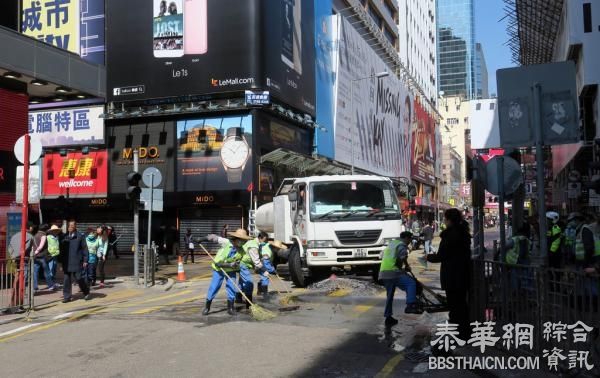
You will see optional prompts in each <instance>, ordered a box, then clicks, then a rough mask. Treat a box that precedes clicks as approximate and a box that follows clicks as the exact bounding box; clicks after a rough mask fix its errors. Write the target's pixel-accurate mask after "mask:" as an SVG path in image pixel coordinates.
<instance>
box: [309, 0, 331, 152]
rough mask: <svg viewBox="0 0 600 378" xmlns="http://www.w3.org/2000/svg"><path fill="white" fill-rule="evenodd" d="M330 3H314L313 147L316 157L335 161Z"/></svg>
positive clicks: (329, 1)
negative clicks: (314, 86) (314, 114)
mask: <svg viewBox="0 0 600 378" xmlns="http://www.w3.org/2000/svg"><path fill="white" fill-rule="evenodd" d="M331 9H332V1H331V0H315V37H316V38H315V50H316V63H315V64H316V75H315V79H316V88H317V98H316V103H317V111H316V120H317V125H318V126H319V127H318V128H316V129H315V136H314V138H315V143H314V144H315V146H317V154H319V155H321V156H325V157H328V158H330V159H334V158H335V145H334V143H335V140H334V139H335V129H334V122H335V117H334V103H333V102H334V96H333V95H334V94H333V90H334V86H335V79H336V78H335V75H336V73H335V70H334V67H333V61H334V59H333V58H334V53H335V50H334V37H333V16H332V15H331Z"/></svg>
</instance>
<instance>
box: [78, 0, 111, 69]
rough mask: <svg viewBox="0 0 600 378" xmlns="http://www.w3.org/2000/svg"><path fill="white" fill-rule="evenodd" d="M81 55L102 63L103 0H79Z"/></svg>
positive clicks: (103, 49) (103, 47) (86, 58)
mask: <svg viewBox="0 0 600 378" xmlns="http://www.w3.org/2000/svg"><path fill="white" fill-rule="evenodd" d="M80 3H81V9H80V11H81V21H80V26H79V27H80V34H81V38H80V44H81V57H82V58H83V59H85V60H87V61H88V62H92V63H96V64H102V65H104V63H105V62H104V52H105V45H104V0H80Z"/></svg>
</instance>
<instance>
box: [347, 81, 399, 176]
mask: <svg viewBox="0 0 600 378" xmlns="http://www.w3.org/2000/svg"><path fill="white" fill-rule="evenodd" d="M389 75H390V73H389V72H387V71H382V72H378V73H376V74H375V75H371V76H366V77H361V78H358V79H352V81H351V82H350V111H351V112H352V115H351V118H350V119H351V120H352V128H351V129H350V143H351V146H350V147H351V148H350V153H351V154H352V156H351V159H350V161H351V164H352V165H351V168H350V174H352V175H353V174H354V127H355V123H356V122H357V120H356V117H355V116H354V83H355V82H357V81H361V80H367V79H372V78H375V77H376V78H377V79H381V78H383V77H386V76H389Z"/></svg>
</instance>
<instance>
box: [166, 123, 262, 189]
mask: <svg viewBox="0 0 600 378" xmlns="http://www.w3.org/2000/svg"><path fill="white" fill-rule="evenodd" d="M177 137H178V142H177V145H178V148H177V190H178V191H180V192H207V191H221V190H246V189H247V188H248V186H249V185H250V184H251V183H252V176H253V169H252V116H251V115H240V116H229V117H220V118H200V119H193V120H185V121H178V122H177Z"/></svg>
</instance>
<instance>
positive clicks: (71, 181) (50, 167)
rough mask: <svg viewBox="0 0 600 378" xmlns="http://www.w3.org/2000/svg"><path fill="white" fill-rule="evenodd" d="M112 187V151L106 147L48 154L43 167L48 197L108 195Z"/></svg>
mask: <svg viewBox="0 0 600 378" xmlns="http://www.w3.org/2000/svg"><path fill="white" fill-rule="evenodd" d="M107 189H108V153H107V152H106V150H100V151H91V152H89V153H88V154H84V153H82V152H80V151H78V152H69V153H68V154H67V155H66V156H60V153H56V152H55V153H47V154H46V155H45V156H44V165H43V167H42V196H43V197H44V198H57V197H59V196H65V197H67V198H94V197H105V196H106V194H107Z"/></svg>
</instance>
